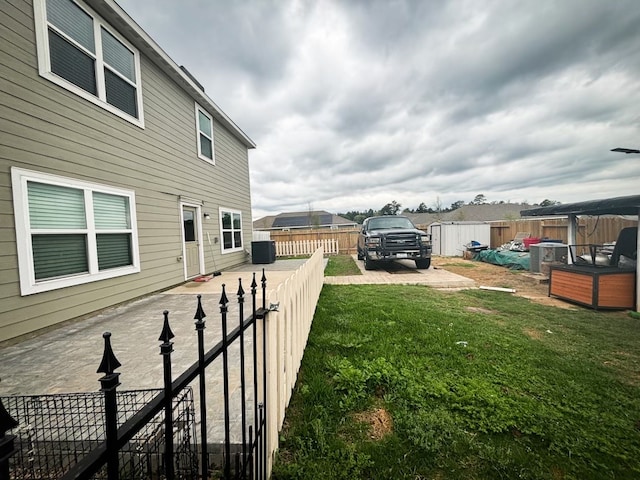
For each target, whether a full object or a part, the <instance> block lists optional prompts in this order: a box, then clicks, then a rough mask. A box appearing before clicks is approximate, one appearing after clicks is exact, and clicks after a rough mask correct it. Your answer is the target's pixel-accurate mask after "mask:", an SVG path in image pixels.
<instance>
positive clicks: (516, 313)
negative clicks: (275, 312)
mask: <svg viewBox="0 0 640 480" xmlns="http://www.w3.org/2000/svg"><path fill="white" fill-rule="evenodd" d="M638 322H639V321H638V319H634V318H631V317H629V316H628V315H626V314H625V313H624V312H609V313H607V312H595V311H591V310H587V309H579V310H565V309H559V308H555V307H548V306H544V305H538V304H534V303H531V302H529V301H528V300H526V299H523V298H519V297H515V296H505V295H504V294H501V293H496V292H489V291H481V290H468V291H463V292H457V293H444V292H438V291H435V290H431V289H429V288H427V287H421V286H389V285H385V286H364V285H354V286H333V285H325V286H324V288H323V290H322V294H321V297H320V300H319V303H318V306H317V309H316V315H315V318H314V323H313V327H312V330H311V334H310V337H309V342H308V346H307V348H306V351H305V356H304V359H303V362H302V367H301V370H300V373H299V377H298V382H297V384H296V387H295V391H294V395H293V398H292V400H291V403H290V405H289V408H288V410H287V415H286V420H285V428H284V430H283V432H282V433H281V443H280V450H279V454H278V457H277V460H276V463H275V465H274V473H273V478H274V479H280V480H282V479H325V478H326V479H404V478H406V479H431V478H436V479H439V480H443V479H462V478H464V479H515V478H519V479H598V480H600V479H627V478H628V479H632V478H640V375H639V373H638V372H640V324H639V323H638ZM458 342H467V343H466V346H465V344H463V343H458ZM380 408H381V409H384V410H385V411H387V412H388V413H389V414H390V415H391V418H392V420H393V427H392V429H391V430H390V431H389V433H388V434H387V435H386V436H384V437H382V438H376V439H372V438H371V431H370V427H369V425H368V424H367V423H366V422H364V421H363V420H361V419H362V418H363V417H362V416H359V415H358V414H362V413H363V412H373V411H375V410H376V409H380Z"/></svg>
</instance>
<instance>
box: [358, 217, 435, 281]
mask: <svg viewBox="0 0 640 480" xmlns="http://www.w3.org/2000/svg"><path fill="white" fill-rule="evenodd" d="M399 259H409V260H414V261H415V262H416V267H417V268H420V269H426V268H429V266H430V265H431V236H430V235H429V234H427V233H425V232H423V231H422V230H418V229H417V228H416V227H415V225H414V224H413V223H412V222H411V220H409V219H408V218H407V217H403V216H401V215H384V216H381V217H369V218H367V219H365V221H364V222H363V223H362V230H361V231H360V234H359V235H358V260H364V268H365V270H372V269H373V268H374V266H375V263H374V262H376V261H383V262H388V261H392V260H399Z"/></svg>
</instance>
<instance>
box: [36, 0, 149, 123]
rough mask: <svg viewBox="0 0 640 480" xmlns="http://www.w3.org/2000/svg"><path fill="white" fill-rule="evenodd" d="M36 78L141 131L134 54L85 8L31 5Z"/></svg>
mask: <svg viewBox="0 0 640 480" xmlns="http://www.w3.org/2000/svg"><path fill="white" fill-rule="evenodd" d="M34 12H35V18H36V40H37V47H38V67H39V70H40V75H42V76H43V77H44V78H47V79H48V80H51V81H52V82H54V83H56V84H58V85H60V86H62V87H64V88H66V89H68V90H70V91H72V92H74V93H76V94H78V95H80V96H81V97H83V98H85V99H87V100H89V101H91V102H93V103H95V104H97V105H100V106H101V107H103V108H105V109H107V110H109V111H110V112H112V113H114V114H116V115H118V116H120V117H122V118H124V119H126V120H128V121H130V122H132V123H134V124H136V125H138V126H140V127H143V126H144V121H143V115H142V92H141V88H140V59H139V54H138V51H137V50H136V49H135V48H133V46H131V45H130V44H129V43H128V42H127V41H126V40H125V39H124V38H122V37H121V36H120V35H118V34H117V33H116V32H115V31H114V30H112V29H111V28H110V27H109V26H108V25H107V24H106V23H105V22H104V20H102V19H101V18H100V17H99V16H98V15H97V14H96V13H94V12H93V11H92V10H91V9H90V8H89V7H87V6H85V5H83V4H80V3H76V2H75V1H74V0H35V1H34Z"/></svg>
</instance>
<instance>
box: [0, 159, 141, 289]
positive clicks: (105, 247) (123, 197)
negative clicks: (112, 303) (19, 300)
mask: <svg viewBox="0 0 640 480" xmlns="http://www.w3.org/2000/svg"><path fill="white" fill-rule="evenodd" d="M11 175H12V186H13V205H14V214H15V224H16V242H17V250H18V263H19V267H20V288H21V293H22V295H30V294H33V293H39V292H43V291H48V290H54V289H57V288H64V287H68V286H72V285H79V284H82V283H87V282H93V281H96V280H102V279H106V278H111V277H116V276H120V275H128V274H130V273H135V272H139V271H140V261H139V255H138V238H137V229H136V220H135V194H134V192H133V191H130V190H124V189H120V188H114V187H110V186H106V185H98V184H93V183H89V182H84V181H79V180H75V179H71V178H66V177H60V176H57V175H49V174H44V173H41V172H33V171H29V170H23V169H18V168H12V170H11Z"/></svg>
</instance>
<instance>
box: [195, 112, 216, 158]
mask: <svg viewBox="0 0 640 480" xmlns="http://www.w3.org/2000/svg"><path fill="white" fill-rule="evenodd" d="M196 125H197V130H198V131H197V135H198V156H199V157H200V158H201V159H203V160H206V161H207V162H210V163H213V164H215V160H214V158H213V118H212V117H211V115H209V114H208V113H207V112H206V110H204V109H203V108H202V107H200V106H199V105H196Z"/></svg>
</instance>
